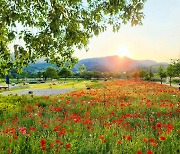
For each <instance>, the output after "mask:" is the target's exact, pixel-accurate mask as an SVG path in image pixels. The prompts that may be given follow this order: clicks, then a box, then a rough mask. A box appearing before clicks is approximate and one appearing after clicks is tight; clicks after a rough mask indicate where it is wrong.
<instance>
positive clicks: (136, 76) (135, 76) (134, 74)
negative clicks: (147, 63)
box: [132, 71, 140, 80]
mask: <svg viewBox="0 0 180 154" xmlns="http://www.w3.org/2000/svg"><path fill="white" fill-rule="evenodd" d="M132 76H133V78H135V79H136V80H137V79H138V78H139V77H140V73H139V72H138V71H135V72H134V73H133V75H132Z"/></svg>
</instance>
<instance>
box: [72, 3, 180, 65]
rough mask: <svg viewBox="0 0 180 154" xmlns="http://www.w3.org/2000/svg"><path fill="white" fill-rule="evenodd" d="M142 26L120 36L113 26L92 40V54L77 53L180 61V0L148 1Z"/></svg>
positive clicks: (125, 28) (127, 27)
mask: <svg viewBox="0 0 180 154" xmlns="http://www.w3.org/2000/svg"><path fill="white" fill-rule="evenodd" d="M144 14H145V19H144V20H143V25H142V26H136V27H131V26H130V25H122V27H121V29H120V31H119V32H118V33H113V32H112V30H111V28H110V27H109V28H108V29H107V31H106V32H104V33H102V34H100V35H99V36H98V37H93V38H92V39H91V40H90V44H89V46H88V47H89V51H88V52H85V51H84V50H82V51H76V52H75V54H74V55H75V56H77V57H78V58H79V59H83V58H91V57H103V56H111V55H123V54H122V53H124V55H128V56H129V57H130V58H133V59H137V60H140V59H151V60H155V61H158V62H169V61H170V59H171V58H180V0H171V1H170V0H147V2H146V3H145V7H144Z"/></svg>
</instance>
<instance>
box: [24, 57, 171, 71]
mask: <svg viewBox="0 0 180 154" xmlns="http://www.w3.org/2000/svg"><path fill="white" fill-rule="evenodd" d="M81 64H84V65H85V66H86V69H87V70H88V71H91V70H95V71H100V72H125V71H129V72H132V71H134V70H137V69H140V68H144V69H148V68H149V67H150V66H152V69H153V71H154V72H157V68H158V66H159V65H163V66H164V68H166V67H167V65H168V63H157V62H156V61H153V60H133V59H130V58H128V57H119V56H108V57H100V58H88V59H82V60H80V61H79V62H78V64H76V65H75V67H74V69H73V72H77V71H78V68H79V66H80V65H81ZM48 66H52V67H56V65H55V64H49V63H46V62H44V61H43V60H42V59H41V60H39V61H38V62H37V63H35V64H30V65H29V66H28V67H27V68H25V71H29V72H38V71H43V70H44V69H46V68H47V67H48ZM56 68H57V67H56Z"/></svg>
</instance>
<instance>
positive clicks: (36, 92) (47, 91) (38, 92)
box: [1, 88, 76, 96]
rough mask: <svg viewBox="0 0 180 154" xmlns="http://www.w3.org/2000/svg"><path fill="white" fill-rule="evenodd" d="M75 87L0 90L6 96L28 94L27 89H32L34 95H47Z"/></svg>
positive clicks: (68, 90)
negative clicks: (14, 90)
mask: <svg viewBox="0 0 180 154" xmlns="http://www.w3.org/2000/svg"><path fill="white" fill-rule="evenodd" d="M74 90H76V89H74V88H66V89H30V90H21V91H16V92H8V91H7V92H2V93H1V94H3V95H5V96H7V95H9V94H13V95H15V94H17V95H23V94H28V95H29V91H32V92H33V94H34V95H36V96H48V95H58V94H63V93H67V92H71V91H74Z"/></svg>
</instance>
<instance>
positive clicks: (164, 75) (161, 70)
mask: <svg viewBox="0 0 180 154" xmlns="http://www.w3.org/2000/svg"><path fill="white" fill-rule="evenodd" d="M158 75H159V76H160V78H161V84H162V79H163V78H166V76H167V75H166V71H164V69H163V66H162V65H160V66H159V67H158Z"/></svg>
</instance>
